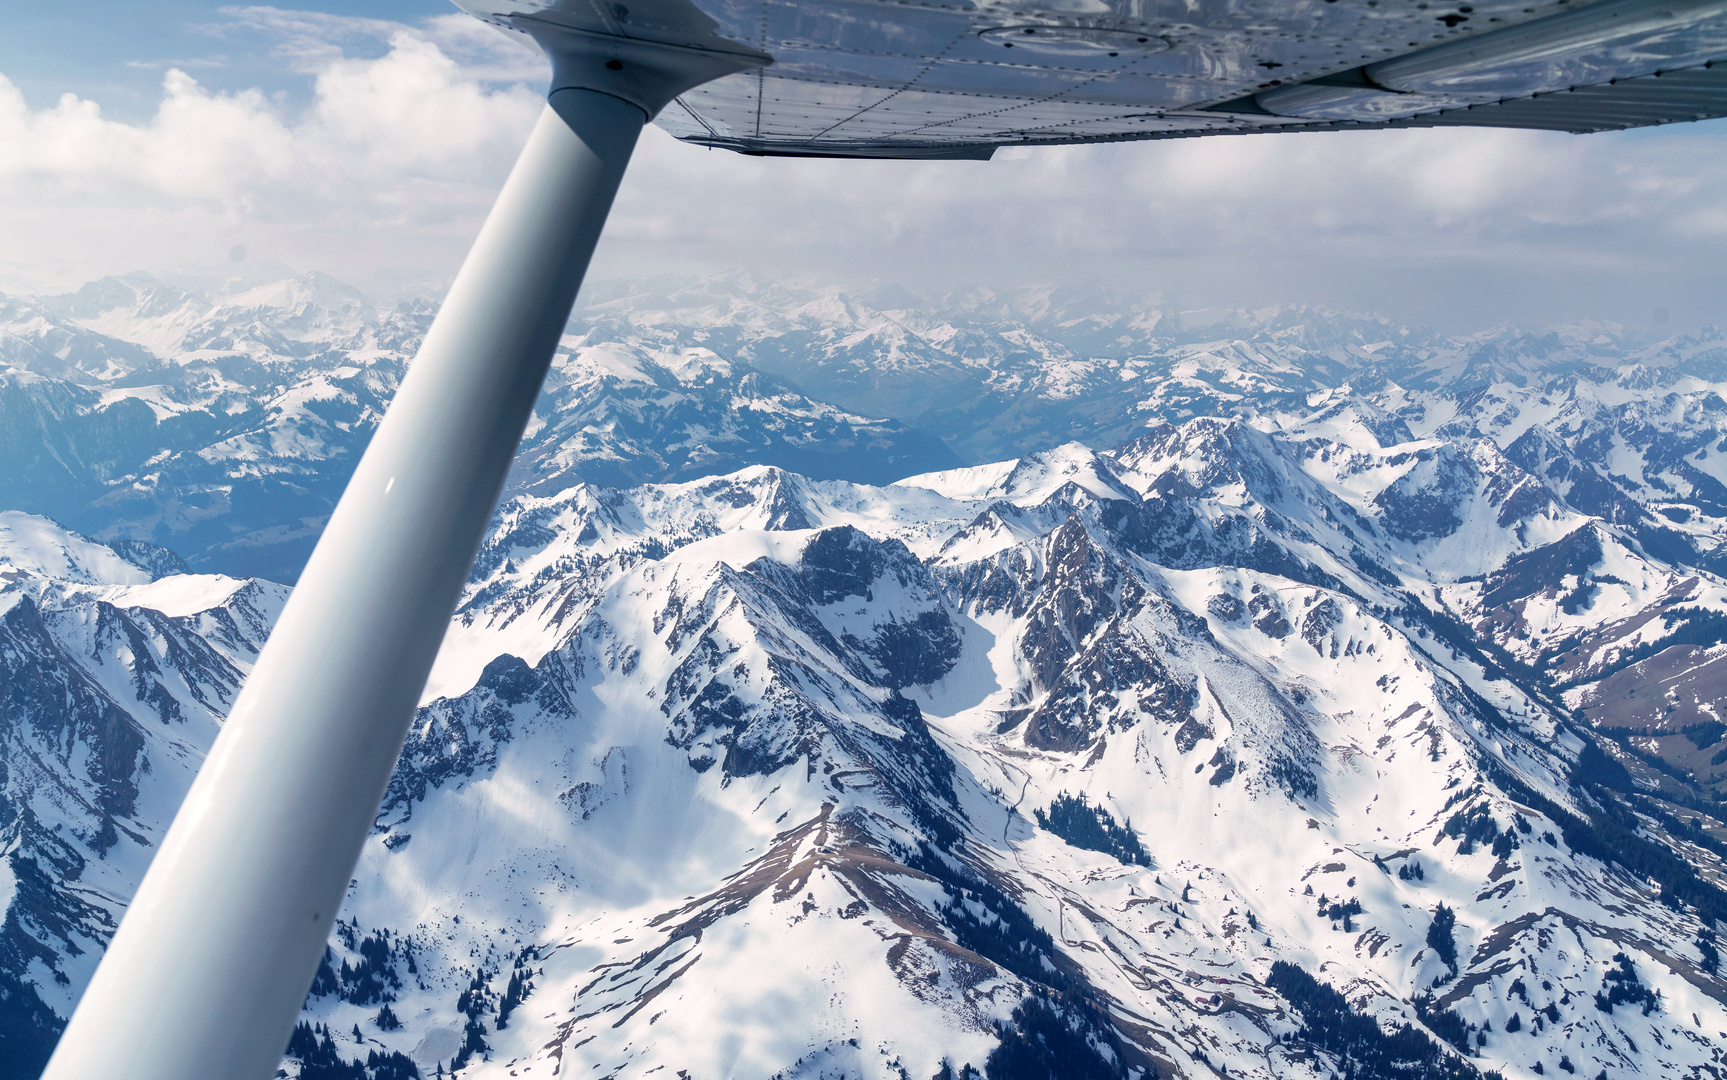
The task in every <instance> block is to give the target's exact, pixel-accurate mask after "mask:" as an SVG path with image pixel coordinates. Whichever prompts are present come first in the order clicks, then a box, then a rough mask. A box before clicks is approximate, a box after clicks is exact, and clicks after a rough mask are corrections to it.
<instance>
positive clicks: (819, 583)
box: [0, 277, 1727, 1080]
mask: <svg viewBox="0 0 1727 1080" xmlns="http://www.w3.org/2000/svg"><path fill="white" fill-rule="evenodd" d="M429 316H430V309H429V308H427V307H425V306H423V305H412V304H410V305H405V306H403V307H400V308H397V309H394V310H390V311H385V310H381V309H379V308H378V307H377V306H376V305H372V304H371V303H370V302H369V301H367V300H366V299H365V298H364V297H362V296H360V295H359V294H357V293H354V292H352V290H348V289H346V288H345V287H342V286H341V285H340V284H339V283H336V282H333V281H331V280H329V279H325V278H316V277H313V278H302V279H297V280H293V281H289V282H284V283H281V284H277V285H269V286H265V287H263V288H259V289H253V290H252V291H250V292H244V293H239V294H237V295H234V296H228V297H225V298H222V299H219V300H217V299H211V298H208V297H199V296H194V295H193V294H192V293H190V292H185V291H180V290H176V289H173V288H171V287H169V286H167V285H164V284H162V283H160V282H154V281H151V280H147V279H144V278H128V279H123V280H111V281H107V282H101V283H97V284H95V285H92V286H89V287H86V289H85V290H82V291H80V292H79V293H77V294H73V295H71V296H68V297H55V298H38V299H31V300H23V299H8V300H6V301H4V302H3V303H0V350H3V352H0V356H3V357H4V360H5V362H6V363H9V364H10V365H11V369H10V370H9V371H6V372H5V373H4V374H0V400H3V401H4V403H5V404H4V408H5V409H6V410H7V412H6V414H5V415H6V417H7V420H6V423H5V424H4V426H3V427H0V438H4V439H6V440H7V443H6V445H5V447H4V449H3V451H0V454H3V461H4V462H5V465H6V467H5V468H4V470H3V473H0V475H3V476H4V483H5V484H8V485H11V486H10V487H8V488H5V489H4V490H3V491H0V498H3V499H4V500H8V501H9V502H10V505H11V507H12V509H11V510H10V511H9V512H5V513H0V767H3V770H4V771H3V772H0V867H4V871H3V873H4V875H6V876H4V877H0V904H3V905H4V910H5V918H4V921H3V922H0V1076H3V1077H10V1076H34V1075H35V1070H36V1069H37V1068H39V1066H40V1062H41V1060H43V1058H44V1057H45V1054H46V1052H47V1049H48V1047H49V1046H51V1044H52V1039H53V1038H54V1034H55V1033H56V1032H57V1030H58V1027H59V1025H60V1024H61V1023H63V1021H64V1018H65V1016H66V1015H67V1014H68V1012H69V1010H70V1008H71V1007H72V1005H73V1003H74V1002H75V1000H76V996H77V993H78V991H79V989H80V988H81V987H82V986H83V985H84V983H85V982H86V981H87V980H88V978H89V976H90V972H91V971H92V970H93V967H94V964H95V961H96V959H97V957H98V956H99V954H100V950H101V948H102V946H103V944H104V943H105V942H106V940H107V938H108V935H109V934H110V933H111V932H112V928H113V926H114V924H115V923H116V921H117V919H118V917H119V916H120V914H121V913H122V912H123V910H124V906H125V903H126V901H127V899H128V897H129V896H130V894H131V890H132V889H133V888H134V887H135V885H136V882H137V880H138V877H139V875H141V873H142V870H143V867H144V866H145V865H146V864H147V861H148V858H149V855H150V853H151V851H152V850H153V845H154V844H155V843H156V841H157V839H158V838H159V837H160V835H161V833H162V831H163V830H164V829H165V828H166V825H167V823H168V821H169V820H170V819H171V817H172V813H173V809H174V807H175V806H177V804H178V801H179V799H180V797H181V795H182V794H183V792H184V790H185V788H186V786H187V784H188V783H189V782H190V777H191V775H192V773H193V771H194V770H195V768H196V765H197V763H198V761H199V760H200V759H201V756H202V754H203V752H204V750H205V748H207V746H208V745H209V742H210V740H211V739H213V737H214V735H215V733H216V731H217V730H218V729H219V725H220V723H221V719H222V716H223V715H224V714H225V712H226V708H227V706H228V703H229V702H231V701H232V695H233V693H234V691H235V689H236V688H237V687H238V686H239V685H240V683H241V681H242V680H243V678H244V676H245V673H246V671H247V670H248V668H249V665H250V664H251V662H252V661H253V659H254V658H255V656H256V652H257V649H258V647H259V645H260V644H261V642H262V640H263V638H264V636H265V635H266V634H267V631H268V627H269V625H270V623H271V621H272V620H273V618H274V617H275V615H276V613H277V612H278V611H279V609H280V605H281V602H282V600H283V598H284V596H285V592H286V590H285V588H284V587H283V586H282V585H280V584H271V583H270V582H269V581H267V580H260V579H259V576H258V574H259V571H257V570H255V569H251V568H253V567H262V566H266V565H275V566H280V567H286V568H289V569H290V570H292V569H294V568H297V565H298V563H297V562H296V560H297V559H298V558H301V557H303V553H304V551H305V550H306V545H307V544H309V542H310V540H311V538H313V537H315V535H316V531H317V529H318V527H319V526H320V524H321V522H322V520H323V519H322V515H323V514H324V513H327V510H328V506H329V503H330V500H332V499H333V498H334V496H335V494H336V493H337V492H338V491H339V489H340V481H341V479H342V477H343V476H345V473H346V471H347V470H348V469H349V468H351V467H352V461H353V456H354V454H355V453H356V452H357V451H358V450H359V449H360V447H361V446H362V445H363V443H364V440H365V438H366V436H367V434H369V431H370V430H371V425H372V424H373V423H375V419H376V416H377V413H378V411H379V410H380V409H381V407H382V403H383V402H384V401H386V400H387V398H388V396H389V393H390V392H391V390H392V389H393V388H394V386H395V382H396V380H398V379H399V378H400V375H401V371H402V366H403V364H404V363H405V358H407V357H410V356H411V355H412V351H413V345H414V343H415V341H416V340H417V336H418V335H419V334H420V333H422V332H423V330H424V327H425V325H426V323H427V321H428V319H429ZM1724 361H1727V341H1724V340H1723V339H1722V338H1721V336H1720V335H1717V334H1714V333H1713V332H1710V333H1703V334H1699V335H1695V336H1692V337H1688V338H1683V339H1677V340H1672V341H1665V342H1656V341H1645V340H1638V339H1635V338H1633V337H1632V336H1630V335H1627V334H1625V333H1623V332H1621V331H1619V330H1617V329H1616V328H1613V327H1606V326H1602V327H1568V328H1559V329H1555V330H1553V331H1551V332H1547V333H1541V334H1534V333H1528V332H1523V331H1514V330H1503V331H1497V332H1493V333H1487V334H1482V335H1478V336H1475V337H1469V338H1441V337H1438V336H1436V335H1431V334H1426V333H1424V332H1420V331H1416V330H1411V329H1404V328H1399V327H1394V326H1391V325H1389V324H1387V323H1385V322H1383V321H1380V320H1374V319H1369V318H1357V317H1344V316H1339V315H1333V314H1327V313H1324V312H1318V311H1313V310H1307V309H1272V310H1264V311H1258V312H1179V311H1166V310H1163V309H1161V308H1159V307H1158V306H1157V305H1156V304H1152V303H1141V302H1138V301H1134V300H1132V299H1131V298H1121V297H1110V296H1108V295H1104V294H1099V293H1089V294H1081V293H1078V292H1075V293H1072V294H1065V293H1062V292H1059V291H1051V290H1031V289H1028V290H1022V291H1019V292H1015V293H1011V294H995V293H988V292H983V291H976V292H971V293H964V294H956V295H954V296H950V297H944V298H918V297H913V296H911V295H909V294H907V293H904V292H902V291H899V290H894V289H888V288H878V289H874V290H870V291H867V292H864V293H860V294H856V295H846V294H841V293H839V292H836V291H832V290H824V289H821V288H817V287H813V286H812V287H803V286H794V285H788V284H785V283H772V282H760V281H754V280H751V279H747V278H741V277H732V278H716V279H708V280H702V281H658V282H612V283H602V284H601V285H599V286H597V287H596V288H594V289H593V290H591V291H590V293H589V294H588V295H587V296H586V297H585V298H584V301H583V305H582V307H581V308H580V309H579V310H578V312H577V316H576V318H575V320H573V321H572V324H571V333H570V335H569V337H568V338H566V342H565V348H564V350H563V352H562V353H561V354H560V357H559V360H558V362H557V366H556V370H555V373H554V378H553V380H552V382H551V384H550V385H549V386H548V389H547V392H546V395H545V397H544V399H543V400H542V404H541V407H540V409H539V413H538V417H537V419H536V421H535V425H534V428H533V430H532V431H530V433H529V436H528V439H527V441H526V443H525V445H524V453H523V455H522V459H521V462H520V465H519V467H518V469H517V471H516V475H515V476H514V478H513V480H512V492H511V494H510V496H509V497H508V498H507V499H506V501H505V503H504V505H503V506H502V507H501V508H500V510H499V512H498V514H497V516H496V519H495V521H494V527H493V529H492V531H491V533H490V535H489V537H488V540H487V542H486V545H485V547H484V549H483V550H482V552H481V554H480V557H479V559H478V560H477V562H476V565H475V568H474V571H473V574H472V577H471V580H470V582H469V586H468V589H467V592H466V594H465V596H464V598H463V602H462V605H461V608H460V610H459V611H458V613H457V616H456V618H455V620H454V621H453V623H452V625H451V628H450V632H449V637H448V638H447V640H446V644H445V648H444V650H443V653H442V654H441V655H440V657H439V661H438V664H437V667H436V669H435V670H434V673H433V677H432V681H431V684H430V685H429V686H428V688H427V690H426V694H425V696H424V698H423V704H422V708H421V711H420V714H419V716H418V718H417V720H416V722H415V724H414V727H413V730H412V732H411V734H410V737H409V740H408V745H407V747H406V749H405V751H404V754H403V757H402V760H401V762H400V764H399V766H398V768H397V772H396V775H395V777H394V778H393V780H392V783H391V786H390V790H389V793H388V795H387V797H386V800H385V804H384V806H383V808H382V810H381V812H380V815H379V818H378V822H377V828H376V831H375V836H374V840H373V842H371V843H369V844H368V845H367V848H366V852H365V854H364V855H363V857H362V861H361V865H360V868H359V870H358V871H357V873H356V876H355V885H354V887H353V889H352V890H351V892H350V895H349V898H348V901H347V905H346V907H345V908H344V911H343V915H342V922H341V924H340V926H339V927H338V932H337V934H336V935H335V936H334V937H333V938H332V941H331V944H330V951H329V953H328V956H327V963H326V964H325V966H324V967H323V968H322V969H320V972H319V975H318V978H317V980H316V981H315V983H314V985H313V987H312V988H311V993H310V995H309V997H308V1000H307V1011H306V1015H305V1021H304V1024H303V1026H302V1027H301V1029H300V1030H299V1031H298V1032H297V1033H296V1035H295V1039H294V1042H293V1043H291V1044H290V1046H289V1048H288V1051H289V1054H288V1057H286V1058H285V1059H284V1063H283V1069H284V1072H285V1074H286V1075H288V1076H297V1077H300V1078H302V1080H320V1078H324V1077H338V1076H351V1077H363V1078H364V1080H391V1078H395V1077H401V1076H409V1075H414V1074H415V1073H418V1074H420V1075H437V1074H438V1073H439V1072H442V1073H444V1074H446V1075H448V1074H450V1073H452V1072H454V1073H456V1074H457V1075H461V1076H471V1077H488V1076H497V1077H504V1076H523V1077H531V1076H550V1075H554V1074H555V1075H559V1076H564V1075H583V1076H588V1075H592V1076H618V1077H623V1076H632V1077H633V1076H649V1075H658V1074H662V1073H663V1074H665V1075H668V1076H669V1075H674V1074H676V1075H680V1076H684V1077H686V1078H695V1077H708V1076H737V1077H761V1078H764V1080H766V1078H769V1077H775V1078H779V1077H784V1078H790V1077H811V1078H814V1077H829V1078H837V1077H840V1076H842V1075H843V1076H851V1077H856V1076H864V1077H871V1078H876V1077H879V1078H882V1080H888V1078H901V1080H903V1078H907V1077H916V1078H918V1080H922V1078H924V1077H948V1078H951V1077H956V1076H964V1075H966V1074H967V1070H968V1069H970V1070H973V1071H975V1072H979V1073H982V1074H984V1075H986V1076H987V1077H989V1078H990V1080H1008V1078H1015V1080H1017V1078H1021V1077H1027V1078H1030V1077H1035V1078H1037V1080H1043V1078H1045V1077H1049V1076H1056V1077H1063V1078H1065V1077H1088V1078H1089V1077H1099V1078H1101V1077H1126V1076H1146V1075H1150V1074H1153V1073H1155V1074H1156V1075H1160V1076H1186V1077H1212V1076H1229V1077H1243V1076H1247V1077H1263V1078H1272V1077H1277V1078H1284V1077H1331V1076H1354V1077H1414V1076H1454V1077H1470V1076H1476V1075H1489V1074H1491V1073H1494V1072H1497V1073H1499V1074H1501V1075H1502V1076H1507V1077H1512V1076H1515V1077H1530V1076H1537V1075H1539V1076H1556V1075H1559V1074H1565V1075H1578V1076H1583V1077H1594V1076H1597V1075H1600V1074H1602V1073H1605V1074H1606V1075H1608V1076H1612V1077H1625V1076H1660V1077H1705V1076H1713V1075H1715V1071H1716V1070H1717V1069H1718V1068H1719V1063H1720V1055H1721V1053H1722V1051H1723V1050H1727V1034H1724V1033H1727V982H1724V981H1723V980H1722V978H1721V976H1720V972H1719V951H1718V939H1717V937H1716V935H1717V934H1719V933H1722V932H1727V925H1718V924H1722V921H1723V920H1727V867H1724V865H1723V856H1724V855H1727V821H1724V819H1723V817H1722V816H1721V815H1720V814H1719V813H1718V812H1717V811H1718V808H1719V803H1720V800H1721V798H1722V795H1723V787H1724V785H1727V723H1724V722H1723V721H1722V719H1721V717H1720V716H1719V712H1720V709H1721V707H1722V699H1723V698H1724V697H1727V679H1724V677H1723V674H1722V673H1723V671H1727V668H1723V667H1722V665H1721V660H1722V657H1724V656H1727V646H1724V645H1723V644H1722V642H1723V640H1724V639H1727V581H1723V579H1722V577H1721V576H1720V575H1719V572H1718V571H1719V570H1720V568H1721V558H1722V556H1723V555H1724V554H1727V551H1724V550H1723V549H1722V548H1721V543H1722V540H1723V539H1724V538H1727V533H1724V532H1723V527H1724V524H1727V488H1723V486H1722V485H1723V483H1724V482H1727V461H1724V458H1723V455H1724V454H1727V450H1724V449H1723V447H1727V430H1724V428H1727V400H1723V397H1722V393H1723V391H1724V388H1727V364H1724ZM15 421H16V422H15ZM937 436H939V439H938V438H937ZM55 499H58V500H60V501H59V502H58V503H56V502H53V501H52V500H55ZM80 499H83V500H84V501H83V502H79V500H80ZM320 508H322V509H320ZM44 514H47V515H49V516H52V517H54V518H56V519H57V520H55V521H51V520H48V518H47V517H44V516H41V515H44ZM211 569H219V570H223V571H224V573H197V572H194V571H199V570H211ZM264 576H266V577H267V576H268V575H264ZM289 576H291V574H279V575H278V577H289Z"/></svg>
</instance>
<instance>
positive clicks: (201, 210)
mask: <svg viewBox="0 0 1727 1080" xmlns="http://www.w3.org/2000/svg"><path fill="white" fill-rule="evenodd" d="M326 7H327V8H328V10H317V9H311V8H279V7H238V6H222V5H217V4H210V3H200V2H197V0H167V2H162V0H157V2H147V3H146V2H133V3H126V2H120V0H90V2H85V3H80V4H77V5H48V4H40V3H28V4H13V5H8V10H7V13H6V16H5V24H4V25H5V31H6V32H5V33H4V34H3V35H0V291H5V292H16V293H51V292H57V291H64V290H68V289H72V288H76V287H77V286H78V285H79V284H81V283H83V282H85V281H89V280H93V279H95V278H98V277H101V276H103V275H105V274H115V273H125V272H128V271H134V270H144V271H149V272H152V273H202V274H216V273H222V274H227V275H229V276H231V277H232V276H235V275H240V276H244V275H252V276H256V277H259V278H267V277H271V276H279V275H282V274H286V273H289V272H304V271H310V270H321V271H324V272H327V273H331V274H334V275H335V276H337V277H339V278H342V279H344V280H347V281H349V282H352V283H353V284H356V285H358V286H359V287H361V288H364V289H366V290H368V291H370V292H372V293H374V294H376V295H378V296H380V297H382V298H385V299H392V298H395V297H398V296H401V295H410V294H419V293H429V294H433V295H436V294H438V293H439V291H440V290H441V289H442V287H443V285H444V284H445V283H447V281H448V280H449V278H450V277H451V275H452V274H453V273H454V271H455V269H456V267H457V266H458V265H459V264H460V261H461V258H462V256H463V254H464V253H465V252H466V250H467V247H468V244H469V243H470V241H471V240H472V238H473V236H474V234H475V233H476V232H477V230H478V228H479V225H480V222H481V221H482V220H483V217H484V214H485V212H486V210H487V208H488V207H489V206H490V203H491V200H492V197H493V196H494V194H495V193H496V191H497V189H498V187H499V185H501V183H502V182H503V178H504V177H505V175H506V174H507V173H508V170H509V167H510V164H511V163H512V161H513V160H514V158H515V155H516V153H517V151H518V150H519V148H520V146H521V144H522V142H523V140H524V139H525V138H526V134H527V131H528V128H529V127H530V126H531V124H532V122H533V120H534V118H535V116H536V115H537V114H538V112H539V110H540V108H541V105H542V101H543V98H542V95H543V91H544V81H545V77H546V71H547V69H546V67H545V64H544V62H543V61H542V60H541V59H540V58H539V57H538V56H536V55H534V54H533V53H531V52H529V51H528V50H526V49H525V48H522V47H520V46H518V45H516V44H514V43H513V42H511V41H510V40H508V39H506V38H505V37H503V36H502V35H500V34H498V33H496V32H495V31H493V30H491V29H489V28H487V27H484V26H482V25H480V24H479V23H477V22H475V21H473V20H471V19H469V18H468V17H467V16H465V15H462V14H461V13H459V12H458V11H457V10H456V9H455V8H454V7H452V6H449V5H447V4H444V3H441V2H431V0H358V2H353V3H345V4H342V5H340V6H339V10H338V5H335V4H328V5H326ZM1724 247H1727V120H1719V121H1705V122H1702V123H1694V124H1683V125H1674V126H1671V127H1666V128H1660V129H1652V130H1648V131H1640V132H1630V133H1622V134H1603V135H1590V136H1572V135H1565V134H1556V133H1543V132H1511V131H1493V130H1486V129H1477V130H1470V129H1451V130H1440V131H1399V132H1348V133H1310V134H1270V135H1254V136H1229V137H1220V138H1208V139H1189V140H1179V141H1171V142H1152V143H1129V144H1114V145H1108V146H1092V147H1063V148H1050V149H1039V150H1029V149H1014V150H1010V151H1004V152H1002V153H999V154H998V155H997V156H996V158H995V160H993V161H990V162H839V161H822V160H797V159H791V160H787V159H756V158H746V157H741V156H738V155H734V154H731V153H728V152H726V151H715V150H708V149H704V148H698V147H693V146H687V145H684V144H681V143H678V142H676V141H675V140H673V139H671V138H670V137H668V136H666V135H665V134H664V133H662V132H659V131H658V129H653V128H650V129H649V131H648V133H647V134H646V135H645V136H644V138H643V140H642V143H641V145H640V147H639V149H638V152H637V155H636V159H635V160H634V162H633V163H632V165H631V168H630V172H629V174H628V176H627V177H626V179H625V182H624V188H623V190H622V191H621V192H620V195H619V198H618V202H617V205H616V207H615V208H614V211H613V215H612V218H611V221H610V223H609V224H608V227H607V231H606V235H605V238H604V239H603V240H602V243H601V248H600V251H599V252H598V253H597V256H596V259H595V263H594V268H593V271H592V272H593V273H594V274H595V275H598V276H608V277H609V276H644V275H652V274H661V273H676V274H692V275H693V274H703V273H715V272H728V271H737V270H746V271H750V272H752V273H758V274H761V275H764V276H798V277H806V276H814V277H817V278H821V279H824V280H829V281H833V282H835V283H836V284H839V285H841V286H842V287H845V286H851V285H855V284H859V283H862V282H865V281H871V280H880V281H891V282H895V283H898V284H902V285H905V286H907V287H910V288H912V289H917V290H923V291H941V290H944V289H946V288H957V287H969V286H972V285H977V284H984V285H994V286H1012V285H1018V284H1025V283H1034V282H1061V283H1067V284H1085V283H1089V282H1097V283H1102V284H1108V285H1111V286H1114V287H1125V288H1128V289H1132V290H1138V291H1143V292H1144V293H1146V294H1148V295H1153V294H1155V295H1159V296H1162V297H1164V298H1165V300H1166V302H1171V303H1174V304H1177V305H1179V306H1187V307H1211V306H1249V307H1260V306H1266V305H1271V304H1283V303H1310V304H1319V305H1322V306H1326V307H1329V308H1334V309H1341V310H1347V311H1356V312H1376V313H1381V314H1385V315H1389V316H1391V317H1393V318H1397V319H1400V320H1402V321H1405V322H1412V323H1420V324H1424V325H1429V326H1434V327H1437V328H1440V329H1444V330H1450V331H1454V332H1467V331H1471V330H1477V329H1483V328H1486V327H1489V326H1493V325H1497V324H1500V323H1506V322H1511V323H1518V324H1523V325H1528V326H1542V325H1548V324H1552V323H1556V322H1571V321H1577V320H1584V319H1599V320H1604V321H1611V322H1618V323H1622V324H1625V325H1627V326H1633V327H1647V328H1649V329H1651V330H1674V331H1679V330H1689V329H1693V328H1695V327H1698V326H1701V325H1705V324H1715V323H1727V274H1724V273H1723V272H1722V268H1723V264H1724V259H1723V255H1724V254H1727V251H1724Z"/></svg>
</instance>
